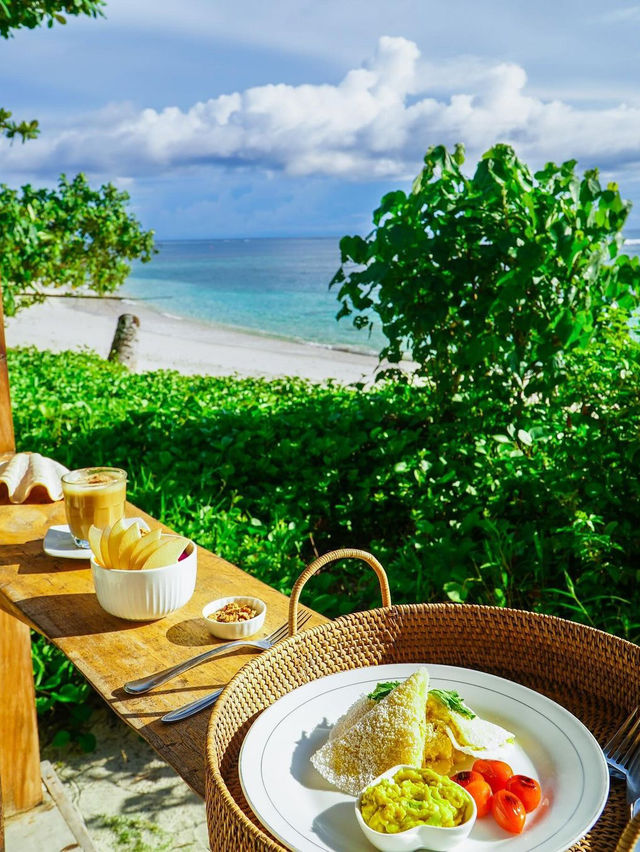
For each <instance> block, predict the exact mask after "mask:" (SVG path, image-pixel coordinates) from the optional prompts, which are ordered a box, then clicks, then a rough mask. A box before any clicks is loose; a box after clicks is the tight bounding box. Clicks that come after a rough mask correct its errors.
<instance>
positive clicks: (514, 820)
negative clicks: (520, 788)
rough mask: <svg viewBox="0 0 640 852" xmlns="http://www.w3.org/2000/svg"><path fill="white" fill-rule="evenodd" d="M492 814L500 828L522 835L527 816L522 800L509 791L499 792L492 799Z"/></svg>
mask: <svg viewBox="0 0 640 852" xmlns="http://www.w3.org/2000/svg"><path fill="white" fill-rule="evenodd" d="M491 813H492V814H493V818H494V819H495V821H496V822H497V823H498V825H499V826H500V828H504V830H505V831H510V832H511V834H520V832H521V831H522V829H523V828H524V821H525V819H526V818H527V814H526V812H525V809H524V805H523V804H522V802H521V801H520V799H519V798H518V797H517V796H515V795H514V794H513V793H510V792H509V791H508V790H498V792H497V793H494V794H493V797H492V799H491Z"/></svg>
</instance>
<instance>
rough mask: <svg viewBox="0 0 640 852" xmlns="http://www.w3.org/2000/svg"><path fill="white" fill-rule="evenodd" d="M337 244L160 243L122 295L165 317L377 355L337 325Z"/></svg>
mask: <svg viewBox="0 0 640 852" xmlns="http://www.w3.org/2000/svg"><path fill="white" fill-rule="evenodd" d="M338 243H339V238H338V237H331V238H315V239H302V238H299V239H297V238H291V239H286V238H283V239H236V240H214V239H211V240H167V241H158V242H157V246H156V247H157V248H158V249H159V253H158V254H157V255H155V256H154V258H153V259H152V260H151V262H150V263H146V264H142V263H138V264H135V265H134V267H133V269H132V271H131V275H130V276H129V278H128V279H127V281H126V283H125V285H124V287H123V288H122V290H121V292H120V295H123V296H129V297H133V298H143V299H145V300H147V303H148V304H150V305H152V306H153V307H155V308H157V309H158V310H160V311H162V312H163V313H166V314H171V315H174V316H175V315H177V316H181V317H190V318H192V319H196V320H198V321H200V322H206V323H212V324H214V325H223V326H227V327H232V328H237V329H243V330H249V331H252V332H257V333H261V334H266V335H269V336H271V337H281V338H289V339H293V340H302V341H307V342H310V343H315V344H318V345H324V346H332V347H338V348H348V349H354V350H356V351H358V350H364V351H373V352H376V353H377V352H379V351H380V348H381V345H382V344H383V338H382V335H381V334H380V333H378V334H375V332H374V334H373V335H372V336H371V337H370V336H369V334H368V332H367V331H360V330H358V329H355V328H354V327H353V325H352V323H351V321H350V319H349V318H344V319H341V320H340V321H339V322H338V321H337V320H336V318H335V317H336V313H337V312H338V310H339V308H340V303H339V302H338V299H337V287H336V288H334V289H332V290H331V291H329V282H330V281H331V279H332V277H333V275H334V274H335V272H336V270H337V269H338V267H339V265H340V249H339V245H338Z"/></svg>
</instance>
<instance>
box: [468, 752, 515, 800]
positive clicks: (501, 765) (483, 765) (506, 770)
mask: <svg viewBox="0 0 640 852" xmlns="http://www.w3.org/2000/svg"><path fill="white" fill-rule="evenodd" d="M473 769H474V771H475V772H479V773H480V775H482V777H483V778H484V780H485V781H486V782H487V784H488V785H489V786H490V787H491V789H492V791H493V792H494V793H497V792H498V790H504V788H505V786H506V783H507V779H508V778H511V776H512V775H513V769H512V768H511V767H510V766H509V764H508V763H505V762H504V760H476V761H475V763H474V764H473Z"/></svg>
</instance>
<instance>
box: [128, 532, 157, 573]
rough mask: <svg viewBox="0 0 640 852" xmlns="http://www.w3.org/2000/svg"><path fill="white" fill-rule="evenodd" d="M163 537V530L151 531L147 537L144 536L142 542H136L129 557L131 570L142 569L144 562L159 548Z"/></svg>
mask: <svg viewBox="0 0 640 852" xmlns="http://www.w3.org/2000/svg"><path fill="white" fill-rule="evenodd" d="M161 536H162V530H161V529H155V530H151V532H148V533H147V534H146V535H143V536H142V537H141V539H140V541H138V542H136V544H135V545H134V547H133V550H132V551H131V556H130V557H129V568H130V569H132V570H134V571H135V570H137V569H138V568H141V567H142V562H143V561H144V560H145V559H146V558H147V557H148V556H149V554H150V553H151V551H152V550H153V549H154V548H155V547H157V545H158V542H159V541H160V537H161Z"/></svg>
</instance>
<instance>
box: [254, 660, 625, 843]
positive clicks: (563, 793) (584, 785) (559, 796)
mask: <svg viewBox="0 0 640 852" xmlns="http://www.w3.org/2000/svg"><path fill="white" fill-rule="evenodd" d="M426 665H427V668H428V670H429V675H430V687H439V688H441V689H455V690H457V691H458V692H459V693H460V694H461V695H462V697H463V698H464V699H465V701H467V703H468V704H469V706H470V707H472V708H473V709H474V710H475V711H476V712H477V713H478V715H480V716H482V717H483V718H486V719H488V720H490V721H492V722H495V723H496V724H498V725H502V726H503V727H504V728H507V730H510V731H513V733H515V735H516V740H515V742H514V743H512V744H508V745H506V746H504V747H503V748H502V749H501V750H500V755H499V757H500V758H501V759H503V760H506V761H507V762H508V763H509V764H510V765H511V766H512V768H513V770H514V772H516V773H521V774H524V775H530V776H532V777H534V778H537V779H538V781H539V782H540V786H541V787H542V803H541V804H540V806H539V807H538V808H537V810H535V811H534V812H533V813H532V814H529V815H528V816H527V822H526V826H525V829H524V832H523V833H522V834H521V835H508V834H506V832H504V831H502V830H501V829H500V828H499V827H498V825H497V824H496V822H495V821H494V820H493V819H492V817H491V816H488V817H486V818H485V819H481V820H478V821H477V822H476V824H475V826H474V828H473V830H472V832H471V835H470V837H469V839H468V840H467V841H466V842H465V843H464V844H463V845H462V846H460V847H458V848H459V849H460V850H461V852H462V850H465V852H467V850H468V852H471V850H474V852H480V850H482V852H489V850H494V849H502V848H504V850H505V852H533V850H535V852H563V850H565V849H567V848H568V847H570V846H571V845H572V844H573V843H575V842H576V841H577V840H578V839H579V838H580V837H582V836H583V835H584V834H586V832H587V831H588V830H589V829H590V828H591V826H592V825H593V824H594V823H595V822H596V820H597V819H598V817H599V816H600V813H601V812H602V809H603V808H604V806H605V803H606V801H607V795H608V792H609V773H608V771H607V764H606V762H605V759H604V756H603V754H602V751H601V749H600V748H599V746H598V744H597V742H596V740H595V739H594V737H593V736H592V735H591V733H590V732H589V731H588V730H587V729H586V728H585V726H584V725H583V724H582V723H581V722H580V721H578V719H576V717H575V716H573V715H572V714H571V713H569V711H568V710H565V709H564V707H561V706H560V705H559V704H556V703H555V702H554V701H551V700H550V699H548V698H545V697H544V696H543V695H540V694H539V693H537V692H534V691H533V690H531V689H527V687H524V686H521V685H520V684H517V683H513V682H512V681H509V680H505V679H504V678H500V677H495V676H494V675H490V674H485V673H484V672H477V671H472V670H471V669H463V668H457V667H455V666H438V665H428V664H426ZM417 668H418V665H417V664H397V665H387V666H371V667H369V668H364V669H354V670H352V671H348V672H340V673H339V674H334V675H329V676H328V677H324V678H320V679H319V680H314V681H312V682H311V683H308V684H305V685H304V686H301V687H299V688H298V689H295V690H293V691H292V692H290V693H288V694H287V695H285V696H283V697H282V698H281V699H280V700H279V701H276V702H275V703H274V704H273V705H271V707H268V708H267V709H266V710H265V711H264V712H263V713H262V715H260V716H259V717H258V718H257V719H256V721H255V722H254V724H253V726H252V727H251V729H250V731H249V733H248V734H247V736H246V737H245V740H244V743H243V745H242V749H241V751H240V759H239V771H240V782H241V784H242V789H243V791H244V794H245V796H246V799H247V801H248V803H249V805H250V806H251V808H252V810H253V811H254V813H255V814H256V816H257V817H258V819H259V820H260V821H261V822H262V823H263V825H264V826H266V828H268V829H269V831H270V832H271V833H272V834H273V835H275V837H277V838H278V839H279V840H280V841H281V842H282V843H283V844H284V845H285V846H287V847H289V848H290V849H294V850H300V852H307V850H318V849H323V850H335V852H345V850H349V852H357V850H370V849H371V848H372V847H371V846H370V845H369V843H368V842H367V841H366V840H365V838H364V837H363V835H362V833H361V832H360V829H359V828H358V825H357V823H356V818H355V814H354V811H353V802H354V799H353V798H352V797H351V796H347V795H346V794H344V793H340V792H339V791H338V790H336V789H335V788H334V787H332V786H331V785H329V784H328V783H327V782H326V781H325V780H324V779H323V778H322V777H321V776H320V775H319V773H318V772H316V770H315V769H314V767H313V765H312V764H311V761H310V758H311V755H312V754H313V752H314V751H316V749H318V748H319V747H320V746H321V745H322V744H323V743H324V742H325V740H326V738H327V734H328V732H329V729H330V727H331V726H332V725H333V724H334V723H335V722H336V721H337V719H338V718H339V717H340V716H341V715H342V714H343V713H344V712H345V711H346V710H347V708H348V707H349V706H350V705H351V704H352V703H353V702H354V701H355V700H356V699H357V698H359V697H360V696H361V695H363V694H365V693H369V692H371V691H372V690H373V689H374V687H375V685H376V683H378V681H389V680H404V679H405V678H407V677H409V675H410V674H411V673H412V672H414V671H415V670H416V669H417ZM495 756H498V755H495Z"/></svg>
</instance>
